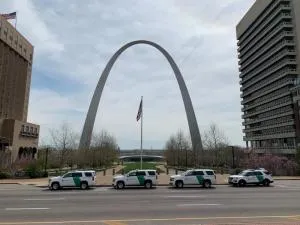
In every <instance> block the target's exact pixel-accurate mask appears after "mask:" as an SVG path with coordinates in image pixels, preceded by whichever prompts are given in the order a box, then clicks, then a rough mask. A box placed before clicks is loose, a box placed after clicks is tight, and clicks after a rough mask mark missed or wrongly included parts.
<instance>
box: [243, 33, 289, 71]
mask: <svg viewBox="0 0 300 225" xmlns="http://www.w3.org/2000/svg"><path fill="white" fill-rule="evenodd" d="M285 33H288V32H285ZM290 33H293V32H290ZM284 37H285V35H282V37H281V39H282V38H284ZM281 39H279V40H281ZM285 41H286V40H283V41H280V42H278V43H277V44H276V43H275V44H274V43H273V42H272V44H270V43H269V46H270V48H268V46H264V47H263V48H262V50H261V51H260V54H256V55H255V56H254V57H253V58H252V60H249V61H247V62H246V63H244V64H242V65H241V66H240V68H241V71H243V70H245V69H249V67H250V68H251V67H253V66H254V65H259V63H260V62H261V63H262V62H263V61H266V60H267V59H268V58H270V57H272V56H274V55H275V54H277V53H278V52H279V51H281V50H282V49H283V48H284V47H288V46H293V44H291V43H287V42H285ZM267 50H268V51H267ZM290 50H291V49H290Z"/></svg>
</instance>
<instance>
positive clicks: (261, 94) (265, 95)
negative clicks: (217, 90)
mask: <svg viewBox="0 0 300 225" xmlns="http://www.w3.org/2000/svg"><path fill="white" fill-rule="evenodd" d="M293 82H294V81H293V79H287V80H286V81H285V82H284V83H282V84H280V85H277V86H275V85H274V87H272V88H270V89H268V90H262V91H259V92H255V93H254V94H253V95H252V96H251V97H249V98H246V99H244V100H243V101H242V104H246V103H248V102H251V101H253V100H255V99H258V98H260V97H261V99H259V101H263V100H264V99H268V98H270V97H271V95H270V93H271V94H272V92H274V96H275V95H277V93H279V94H283V93H285V92H288V93H290V88H283V87H285V86H287V85H290V84H293ZM280 88H281V89H280ZM277 90H278V92H277ZM272 97H273V95H272Z"/></svg>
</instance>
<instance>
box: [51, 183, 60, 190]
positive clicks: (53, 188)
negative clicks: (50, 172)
mask: <svg viewBox="0 0 300 225" xmlns="http://www.w3.org/2000/svg"><path fill="white" fill-rule="evenodd" d="M51 188H52V190H54V191H57V190H58V189H60V185H59V183H58V182H53V183H52V184H51Z"/></svg>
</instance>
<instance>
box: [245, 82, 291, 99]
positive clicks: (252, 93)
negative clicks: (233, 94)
mask: <svg viewBox="0 0 300 225" xmlns="http://www.w3.org/2000/svg"><path fill="white" fill-rule="evenodd" d="M284 84H285V85H289V84H294V79H293V78H288V77H286V78H282V79H279V80H278V79H277V81H275V82H272V83H271V82H270V85H268V86H267V85H264V87H262V86H260V87H258V88H256V89H258V91H253V89H251V90H248V91H245V92H244V93H242V94H241V95H240V97H241V98H245V97H246V96H249V95H250V96H251V97H252V98H253V97H256V98H257V97H259V96H260V95H261V94H267V93H268V91H270V90H271V89H274V88H280V87H282V85H283V86H285V85H284ZM254 90H255V89H254Z"/></svg>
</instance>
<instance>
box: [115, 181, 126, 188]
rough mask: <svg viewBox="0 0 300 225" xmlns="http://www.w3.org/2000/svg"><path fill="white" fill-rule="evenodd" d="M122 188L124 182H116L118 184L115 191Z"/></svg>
mask: <svg viewBox="0 0 300 225" xmlns="http://www.w3.org/2000/svg"><path fill="white" fill-rule="evenodd" d="M124 187H125V184H124V182H122V181H118V183H117V189H123V188H124Z"/></svg>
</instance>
